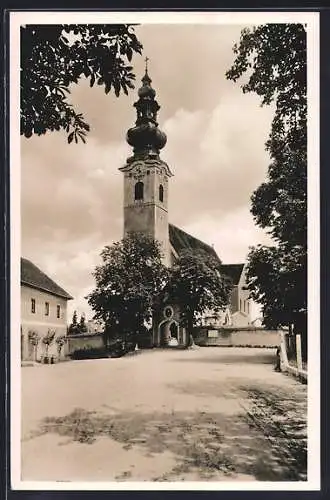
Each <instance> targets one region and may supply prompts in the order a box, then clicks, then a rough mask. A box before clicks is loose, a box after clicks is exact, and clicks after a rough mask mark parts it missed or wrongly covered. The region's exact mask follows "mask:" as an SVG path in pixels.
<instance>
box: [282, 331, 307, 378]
mask: <svg viewBox="0 0 330 500" xmlns="http://www.w3.org/2000/svg"><path fill="white" fill-rule="evenodd" d="M280 347H281V370H282V371H284V372H288V373H292V374H293V375H295V376H296V377H298V378H300V379H302V380H303V381H305V382H307V380H308V375H307V365H306V364H305V363H303V360H302V352H301V335H299V334H297V335H295V336H293V337H289V335H288V334H287V333H286V332H281V343H280ZM293 353H294V354H295V356H293Z"/></svg>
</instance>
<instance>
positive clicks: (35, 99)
mask: <svg viewBox="0 0 330 500" xmlns="http://www.w3.org/2000/svg"><path fill="white" fill-rule="evenodd" d="M141 50H142V45H141V43H140V42H139V40H138V39H137V37H136V35H135V34H134V27H133V26H131V25H123V24H116V25H111V24H110V25H109V24H97V25H90V24H89V25H88V24H85V25H81V24H70V25H63V24H62V25H32V24H29V25H25V26H22V27H21V134H22V135H24V136H25V137H31V136H32V134H37V135H42V134H45V133H46V132H47V131H54V130H65V131H66V133H67V134H68V135H67V137H68V142H69V143H71V142H72V141H73V140H74V141H75V142H76V143H77V142H78V140H79V139H81V140H82V141H83V142H85V137H86V134H87V132H88V131H89V128H90V127H89V125H88V124H87V123H86V122H85V121H84V117H83V115H82V114H81V113H78V112H77V111H76V110H75V109H74V108H73V106H72V105H71V104H70V103H69V102H68V100H67V99H68V96H69V94H70V85H71V84H72V83H78V81H79V79H80V78H81V77H85V78H88V79H89V82H90V86H91V87H93V86H94V85H95V84H97V85H101V86H103V87H104V89H105V92H106V94H108V93H109V92H110V90H111V89H113V90H114V92H115V95H116V96H117V97H118V96H119V95H120V92H121V91H123V92H124V93H125V94H128V89H130V88H134V85H133V82H134V80H135V75H134V74H133V73H132V70H133V68H132V66H131V65H130V62H131V60H132V57H133V54H134V53H139V54H140V53H141Z"/></svg>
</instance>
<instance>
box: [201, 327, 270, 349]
mask: <svg viewBox="0 0 330 500" xmlns="http://www.w3.org/2000/svg"><path fill="white" fill-rule="evenodd" d="M194 339H195V343H196V344H197V345H200V346H223V347H277V346H278V345H279V344H280V330H264V329H262V328H251V327H248V328H240V329H236V328H195V333H194Z"/></svg>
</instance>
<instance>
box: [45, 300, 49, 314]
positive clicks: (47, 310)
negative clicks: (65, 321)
mask: <svg viewBox="0 0 330 500" xmlns="http://www.w3.org/2000/svg"><path fill="white" fill-rule="evenodd" d="M45 316H49V302H45Z"/></svg>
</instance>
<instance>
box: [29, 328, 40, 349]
mask: <svg viewBox="0 0 330 500" xmlns="http://www.w3.org/2000/svg"><path fill="white" fill-rule="evenodd" d="M28 340H29V343H30V344H31V345H33V346H37V345H38V344H39V341H40V335H39V333H38V332H35V331H34V330H29V333H28Z"/></svg>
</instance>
